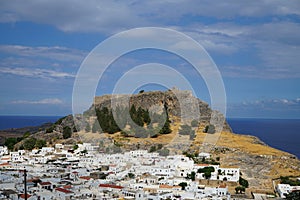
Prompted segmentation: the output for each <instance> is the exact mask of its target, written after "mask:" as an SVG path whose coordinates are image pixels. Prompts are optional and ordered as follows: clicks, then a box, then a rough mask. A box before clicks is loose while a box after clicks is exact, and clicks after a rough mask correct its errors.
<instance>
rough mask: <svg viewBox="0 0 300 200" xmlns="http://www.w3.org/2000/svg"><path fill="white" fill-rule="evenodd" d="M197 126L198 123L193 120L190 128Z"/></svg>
mask: <svg viewBox="0 0 300 200" xmlns="http://www.w3.org/2000/svg"><path fill="white" fill-rule="evenodd" d="M198 124H199V122H198V121H197V120H195V119H193V121H192V122H191V126H192V127H197V126H198Z"/></svg>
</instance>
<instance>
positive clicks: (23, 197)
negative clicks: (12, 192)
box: [20, 194, 31, 199]
mask: <svg viewBox="0 0 300 200" xmlns="http://www.w3.org/2000/svg"><path fill="white" fill-rule="evenodd" d="M26 197H27V198H30V197H31V195H30V194H26ZM20 198H22V199H25V194H20Z"/></svg>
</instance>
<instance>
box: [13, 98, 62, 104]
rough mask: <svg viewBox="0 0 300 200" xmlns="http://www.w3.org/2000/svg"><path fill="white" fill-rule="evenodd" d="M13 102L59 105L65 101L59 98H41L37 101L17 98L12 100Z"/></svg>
mask: <svg viewBox="0 0 300 200" xmlns="http://www.w3.org/2000/svg"><path fill="white" fill-rule="evenodd" d="M11 103H12V104H49V105H57V104H63V101H62V100H60V99H57V98H53V99H51V98H49V99H41V100H37V101H28V100H16V101H12V102H11Z"/></svg>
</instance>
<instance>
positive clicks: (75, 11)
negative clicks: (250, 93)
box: [0, 0, 300, 78]
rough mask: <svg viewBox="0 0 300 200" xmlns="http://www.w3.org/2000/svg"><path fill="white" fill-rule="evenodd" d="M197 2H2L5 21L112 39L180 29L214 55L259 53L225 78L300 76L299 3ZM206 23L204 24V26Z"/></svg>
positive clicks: (77, 56)
mask: <svg viewBox="0 0 300 200" xmlns="http://www.w3.org/2000/svg"><path fill="white" fill-rule="evenodd" d="M196 3H197V5H195V1H192V0H187V1H183V0H165V1H160V0H153V1H111V0H103V1H97V0H91V1H88V2H86V1H80V0H72V1H71V0H64V1H58V0H52V1H50V0H46V1H37V0H31V1H27V2H26V4H23V3H19V2H18V1H17V0H11V1H1V3H0V22H2V23H15V22H20V21H30V22H34V23H41V24H48V25H52V26H54V27H56V28H57V29H59V30H61V31H64V32H88V33H89V32H100V33H105V34H107V35H110V34H112V33H116V32H118V31H121V30H126V29H129V28H134V27H141V26H163V27H169V28H175V29H177V30H179V31H182V32H184V33H187V34H189V35H190V36H192V37H193V38H194V39H196V40H197V41H199V42H200V43H201V44H202V45H203V46H204V47H205V49H207V50H208V51H209V53H217V54H221V55H223V56H227V55H235V56H239V57H240V55H242V56H244V59H249V58H247V53H248V52H247V53H245V52H244V51H245V49H252V50H253V51H255V53H254V54H255V55H254V57H255V59H256V60H257V62H254V61H252V60H250V59H249V62H250V63H249V64H248V66H243V65H241V64H239V63H236V64H232V65H231V66H234V67H236V69H237V71H234V70H233V68H231V70H230V71H229V72H228V71H226V70H227V69H228V66H221V67H225V68H224V70H225V73H224V74H225V75H226V74H229V76H235V75H237V76H240V75H242V76H250V77H256V78H260V77H264V78H294V77H296V78H298V77H300V68H299V67H298V63H299V62H300V60H299V56H298V52H299V48H300V47H299V46H300V37H299V32H300V25H299V23H298V21H297V19H298V18H299V16H300V4H299V1H298V0H291V1H282V0H273V1H267V0H260V1H247V2H244V1H239V0H229V1H226V2H224V1H209V0H205V1H201V2H196ZM45 10H47V12H45ZM237 19H239V20H237ZM257 19H259V20H257ZM243 20H244V21H243ZM200 21H201V22H202V23H203V24H199V22H200ZM145 34H147V33H145ZM135 37H136V36H135ZM158 37H162V39H163V38H164V36H158ZM182 45H183V44H181V47H182ZM184 47H185V46H184ZM185 48H187V47H185ZM0 51H2V52H6V53H9V52H10V53H12V54H17V55H19V56H23V57H29V56H39V57H43V58H47V59H49V58H50V59H55V60H58V61H63V62H65V61H66V60H68V61H71V60H73V61H74V60H75V61H77V62H79V61H82V59H83V58H84V56H85V55H86V53H85V52H81V51H77V50H74V49H68V48H64V47H26V46H17V45H2V46H0ZM241 52H242V53H241ZM232 62H234V61H232ZM249 65H250V66H251V68H254V69H253V71H258V72H259V73H257V72H255V73H250V75H249V74H241V73H243V72H245V71H247V70H248V68H249ZM231 66H230V67H231ZM15 67H16V66H15ZM226 67H227V68H226Z"/></svg>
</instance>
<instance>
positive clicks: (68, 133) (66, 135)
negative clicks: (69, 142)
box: [63, 126, 72, 139]
mask: <svg viewBox="0 0 300 200" xmlns="http://www.w3.org/2000/svg"><path fill="white" fill-rule="evenodd" d="M71 136H72V131H71V128H70V127H68V126H65V127H64V129H63V138H64V139H68V138H70V137H71Z"/></svg>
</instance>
